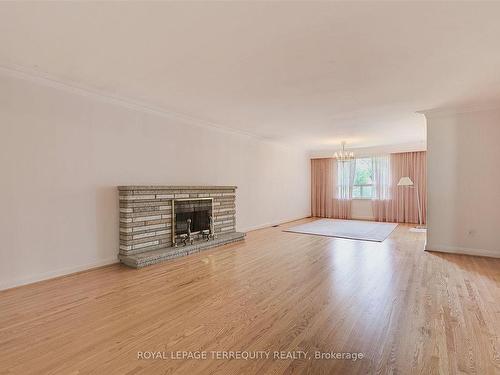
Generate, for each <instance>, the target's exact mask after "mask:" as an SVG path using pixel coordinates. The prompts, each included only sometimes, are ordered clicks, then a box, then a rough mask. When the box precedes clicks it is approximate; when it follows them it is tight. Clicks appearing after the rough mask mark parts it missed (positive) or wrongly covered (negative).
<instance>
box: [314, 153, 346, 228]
mask: <svg viewBox="0 0 500 375" xmlns="http://www.w3.org/2000/svg"><path fill="white" fill-rule="evenodd" d="M340 168H341V170H340V171H339V169H338V163H337V161H336V160H335V159H332V158H325V159H311V216H313V217H327V218H335V219H350V218H351V201H352V185H353V182H354V162H353V163H347V164H346V163H343V164H342V165H341V166H340ZM339 172H340V173H339ZM339 175H340V180H339V178H338V176H339Z"/></svg>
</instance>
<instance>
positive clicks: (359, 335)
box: [0, 220, 500, 375]
mask: <svg viewBox="0 0 500 375" xmlns="http://www.w3.org/2000/svg"><path fill="white" fill-rule="evenodd" d="M301 222H305V220H304V221H301ZM297 223H298V222H295V223H292V224H287V225H285V226H281V227H279V228H268V229H263V230H259V231H255V232H251V233H249V234H248V237H247V239H246V240H245V242H244V243H237V244H233V245H227V246H224V247H221V248H217V249H213V250H208V251H205V252H203V253H200V254H197V255H192V256H189V257H185V258H180V259H176V260H173V261H170V262H167V263H163V264H160V265H156V266H153V267H149V268H145V269H141V270H133V269H129V268H126V267H124V266H120V265H113V266H109V267H105V268H101V269H96V270H92V271H88V272H84V273H80V274H75V275H71V276H68V277H63V278H59V279H54V280H49V281H45V282H41V283H38V284H33V285H29V286H25V287H20V288H16V289H12V290H8V291H4V292H0V374H23V375H28V374H107V375H108V374H171V373H176V374H177V373H178V374H201V373H203V374H208V373H224V374H268V373H274V374H284V373H286V374H292V373H293V374H306V373H310V374H373V373H382V374H386V373H393V374H396V373H397V374H413V373H415V374H461V373H464V374H499V373H500V342H499V341H500V340H499V336H500V259H489V258H480V257H469V256H463V255H451V254H438V253H428V252H424V251H423V250H422V249H423V246H424V235H423V234H421V233H411V232H409V231H408V228H409V226H404V225H400V226H398V228H397V229H396V230H395V231H394V232H393V233H392V235H391V237H390V238H389V239H387V240H386V241H384V242H382V243H374V242H363V241H352V240H344V239H334V238H328V237H319V236H311V235H304V234H296V233H286V232H282V231H281V230H282V229H283V227H286V226H289V225H295V224H297ZM175 351H206V352H207V356H208V359H206V360H195V359H171V358H169V356H170V353H171V352H175ZM211 351H246V352H255V351H263V352H264V353H268V354H269V355H270V358H269V359H265V358H264V359H258V360H243V359H234V360H218V359H212V358H211V353H210V352H211ZM275 351H285V352H287V351H304V352H307V353H308V354H307V356H308V357H307V358H305V359H304V358H302V357H301V358H296V359H292V358H289V359H275V358H273V356H274V353H273V352H275ZM315 351H320V352H356V353H359V352H360V353H363V354H364V358H363V359H358V360H357V361H353V360H346V359H344V360H342V359H336V360H334V359H329V360H328V359H314V353H315ZM138 352H145V353H146V356H147V355H149V354H148V353H149V352H157V354H156V355H158V352H159V353H160V355H164V356H165V357H166V359H159V358H158V359H138V356H140V355H143V356H144V353H143V354H140V353H139V354H138ZM285 354H286V353H285ZM221 355H223V354H221ZM254 355H256V354H254ZM264 355H265V354H262V356H264ZM309 356H311V357H313V358H309Z"/></svg>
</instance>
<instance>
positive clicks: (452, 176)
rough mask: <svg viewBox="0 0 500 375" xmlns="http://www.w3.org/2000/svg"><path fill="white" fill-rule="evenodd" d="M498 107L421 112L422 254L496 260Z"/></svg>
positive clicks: (499, 226) (499, 229)
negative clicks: (424, 232) (424, 175)
mask: <svg viewBox="0 0 500 375" xmlns="http://www.w3.org/2000/svg"><path fill="white" fill-rule="evenodd" d="M499 142H500V109H493V110H492V109H490V110H481V111H477V110H476V111H470V112H466V113H453V112H451V113H450V112H447V113H439V112H437V113H430V114H427V166H428V167H427V168H428V171H427V173H428V176H427V181H428V182H427V183H428V187H427V195H428V196H427V199H428V208H427V226H428V232H427V245H426V249H427V250H437V251H446V252H457V253H466V254H473V255H485V256H495V257H500V241H499V240H500V215H499V212H500V211H499V207H500V145H499Z"/></svg>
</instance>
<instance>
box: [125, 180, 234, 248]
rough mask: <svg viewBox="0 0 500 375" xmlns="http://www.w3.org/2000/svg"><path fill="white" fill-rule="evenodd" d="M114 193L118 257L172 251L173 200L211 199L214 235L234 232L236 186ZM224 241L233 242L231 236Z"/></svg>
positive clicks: (130, 189) (136, 188)
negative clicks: (117, 208)
mask: <svg viewBox="0 0 500 375" xmlns="http://www.w3.org/2000/svg"><path fill="white" fill-rule="evenodd" d="M118 191H119V199H120V251H119V252H120V255H121V256H125V257H128V256H131V255H134V254H141V253H144V252H149V251H155V250H158V249H163V248H170V249H172V247H171V246H172V237H171V233H172V200H175V199H186V198H193V199H196V198H212V199H213V217H214V229H215V233H216V234H217V235H218V236H223V235H226V234H228V235H229V234H231V233H233V234H234V233H235V232H236V203H235V199H236V186H119V187H118ZM228 238H232V239H234V235H233V236H228ZM242 238H243V236H242ZM220 242H221V241H217V243H220ZM214 244H215V242H214ZM206 247H210V243H209V242H207V246H206Z"/></svg>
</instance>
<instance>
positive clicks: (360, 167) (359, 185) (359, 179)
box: [352, 158, 374, 199]
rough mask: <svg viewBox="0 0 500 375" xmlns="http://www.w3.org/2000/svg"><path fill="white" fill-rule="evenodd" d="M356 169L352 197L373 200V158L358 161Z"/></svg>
mask: <svg viewBox="0 0 500 375" xmlns="http://www.w3.org/2000/svg"><path fill="white" fill-rule="evenodd" d="M355 168H356V169H355V174H354V184H353V187H352V197H353V198H354V199H372V198H373V193H374V186H373V163H372V158H359V159H356V167H355Z"/></svg>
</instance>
